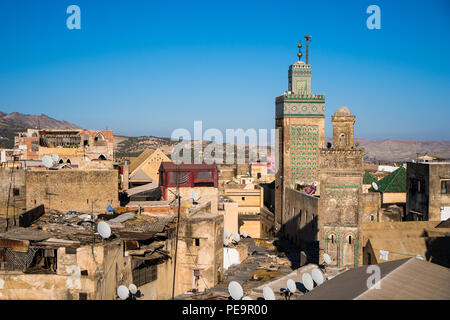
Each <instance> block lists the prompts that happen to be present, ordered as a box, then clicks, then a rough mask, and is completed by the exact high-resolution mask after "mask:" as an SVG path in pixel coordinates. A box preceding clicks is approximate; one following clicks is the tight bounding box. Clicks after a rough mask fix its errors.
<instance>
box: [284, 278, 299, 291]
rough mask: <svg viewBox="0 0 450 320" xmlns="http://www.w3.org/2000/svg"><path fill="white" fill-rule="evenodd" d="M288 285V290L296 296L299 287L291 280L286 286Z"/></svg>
mask: <svg viewBox="0 0 450 320" xmlns="http://www.w3.org/2000/svg"><path fill="white" fill-rule="evenodd" d="M286 285H287V288H288V290H289V292H291V293H292V294H294V293H295V291H297V286H296V284H295V281H294V280H292V279H289V280H288V281H287V284H286Z"/></svg>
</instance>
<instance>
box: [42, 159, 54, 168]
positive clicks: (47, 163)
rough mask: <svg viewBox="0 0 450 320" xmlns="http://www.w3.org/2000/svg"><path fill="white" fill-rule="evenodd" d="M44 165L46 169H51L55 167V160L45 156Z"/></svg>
mask: <svg viewBox="0 0 450 320" xmlns="http://www.w3.org/2000/svg"><path fill="white" fill-rule="evenodd" d="M42 164H43V165H44V167H46V168H51V167H53V159H52V157H50V156H43V157H42Z"/></svg>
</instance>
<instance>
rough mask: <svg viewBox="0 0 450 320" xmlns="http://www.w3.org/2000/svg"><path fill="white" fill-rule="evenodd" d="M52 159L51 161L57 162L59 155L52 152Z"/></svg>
mask: <svg viewBox="0 0 450 320" xmlns="http://www.w3.org/2000/svg"><path fill="white" fill-rule="evenodd" d="M52 160H53V162H58V161H59V156H58V155H57V154H52Z"/></svg>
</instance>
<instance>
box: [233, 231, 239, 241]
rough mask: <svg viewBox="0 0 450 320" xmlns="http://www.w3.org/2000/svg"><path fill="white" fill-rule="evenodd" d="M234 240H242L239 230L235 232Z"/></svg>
mask: <svg viewBox="0 0 450 320" xmlns="http://www.w3.org/2000/svg"><path fill="white" fill-rule="evenodd" d="M233 240H234V241H236V242H239V241H241V236H240V235H239V234H238V233H237V232H233Z"/></svg>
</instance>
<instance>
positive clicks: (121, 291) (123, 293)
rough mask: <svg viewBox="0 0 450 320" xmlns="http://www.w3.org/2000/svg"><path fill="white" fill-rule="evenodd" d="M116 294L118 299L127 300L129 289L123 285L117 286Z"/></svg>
mask: <svg viewBox="0 0 450 320" xmlns="http://www.w3.org/2000/svg"><path fill="white" fill-rule="evenodd" d="M117 295H118V296H119V298H120V300H127V299H128V298H129V296H130V290H128V288H127V287H125V286H123V285H122V286H119V287H118V288H117Z"/></svg>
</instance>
